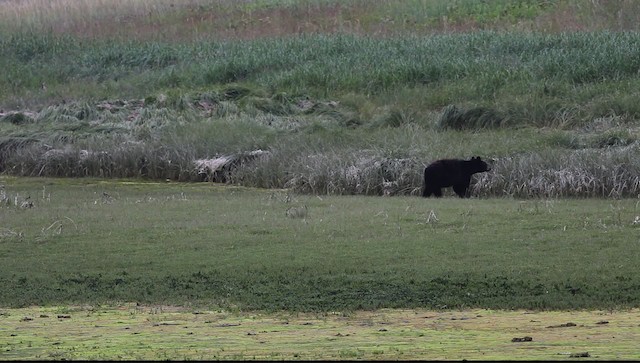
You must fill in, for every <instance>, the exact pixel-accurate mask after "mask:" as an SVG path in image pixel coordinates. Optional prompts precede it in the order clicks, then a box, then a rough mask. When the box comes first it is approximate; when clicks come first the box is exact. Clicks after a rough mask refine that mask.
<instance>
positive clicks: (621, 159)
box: [473, 143, 640, 198]
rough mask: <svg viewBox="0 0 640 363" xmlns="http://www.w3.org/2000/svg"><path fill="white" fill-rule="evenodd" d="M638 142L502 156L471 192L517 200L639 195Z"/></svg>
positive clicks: (639, 167) (639, 166)
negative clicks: (600, 147)
mask: <svg viewBox="0 0 640 363" xmlns="http://www.w3.org/2000/svg"><path fill="white" fill-rule="evenodd" d="M639 152H640V144H639V143H633V144H631V145H629V146H625V147H612V148H607V149H584V150H575V151H571V152H558V151H547V152H543V153H532V154H526V155H517V156H513V157H509V158H501V159H497V160H495V162H494V163H493V170H492V171H491V172H490V173H484V174H483V175H481V176H480V177H479V178H478V181H477V183H476V184H475V186H474V187H473V193H474V194H476V195H480V196H511V197H515V198H531V197H541V198H560V197H596V198H597V197H604V198H623V197H637V196H638V195H640V162H638V154H639Z"/></svg>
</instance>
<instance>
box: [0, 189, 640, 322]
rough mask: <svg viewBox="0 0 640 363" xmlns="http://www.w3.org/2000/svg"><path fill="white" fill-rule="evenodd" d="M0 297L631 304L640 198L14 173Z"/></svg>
mask: <svg viewBox="0 0 640 363" xmlns="http://www.w3.org/2000/svg"><path fill="white" fill-rule="evenodd" d="M1 184H2V193H3V194H2V207H1V208H0V220H1V221H2V225H1V226H0V233H1V234H0V283H1V284H2V286H3V287H5V288H3V289H2V290H1V291H0V306H5V307H26V306H30V305H40V306H43V305H58V304H91V305H93V304H102V303H107V304H110V303H114V302H138V303H141V304H167V305H181V306H185V305H186V306H188V305H197V306H210V307H216V308H227V309H229V308H231V309H238V310H266V311H280V310H287V311H299V312H305V311H306V312H327V311H355V310H362V309H365V310H371V309H379V308H436V309H453V308H491V309H538V310H560V309H617V308H635V307H637V302H638V301H639V297H640V296H639V295H640V288H639V286H640V277H638V274H637V261H638V257H639V253H640V246H639V245H638V220H639V219H640V217H639V215H640V211H638V201H637V200H635V199H622V200H607V199H554V200H551V199H549V200H537V199H534V200H531V199H529V200H524V201H521V200H516V199H511V198H489V199H484V198H471V199H465V200H460V199H458V198H451V197H447V198H442V199H440V200H435V199H424V198H419V197H364V196H307V195H296V194H292V193H290V192H288V191H286V190H259V189H249V188H240V187H232V186H224V185H220V184H212V183H192V184H187V183H175V182H139V181H122V180H97V179H44V178H33V179H31V178H10V177H3V178H2V179H1Z"/></svg>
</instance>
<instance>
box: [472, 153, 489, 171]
mask: <svg viewBox="0 0 640 363" xmlns="http://www.w3.org/2000/svg"><path fill="white" fill-rule="evenodd" d="M469 165H470V166H471V170H472V172H473V173H482V172H485V171H491V168H490V167H489V165H488V164H487V163H486V162H484V161H483V160H482V159H481V158H480V157H479V156H474V157H472V158H471V160H469Z"/></svg>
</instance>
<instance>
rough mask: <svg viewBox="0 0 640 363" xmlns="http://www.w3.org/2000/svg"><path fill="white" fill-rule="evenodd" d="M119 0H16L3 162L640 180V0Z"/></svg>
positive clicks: (35, 166)
mask: <svg viewBox="0 0 640 363" xmlns="http://www.w3.org/2000/svg"><path fill="white" fill-rule="evenodd" d="M119 5H120V6H118V7H113V6H110V4H109V2H108V1H104V2H103V1H97V2H88V1H74V2H72V3H71V2H68V0H57V1H52V2H47V4H42V3H39V2H38V1H35V0H31V1H29V0H19V1H15V2H3V3H2V4H0V7H1V9H2V10H3V11H0V14H2V15H0V17H2V18H1V19H0V20H2V21H0V24H3V25H4V26H0V35H2V36H1V37H0V49H2V50H3V51H2V54H0V66H2V69H3V72H2V73H0V135H2V136H0V172H2V173H4V174H9V175H22V176H57V177H79V176H83V177H84V176H89V177H107V178H131V177H133V178H146V179H154V180H164V179H171V180H176V181H196V180H198V181H199V180H214V181H225V182H230V183H234V184H238V185H244V186H250V187H262V188H291V189H292V190H294V191H296V192H300V193H314V194H366V195H383V194H387V195H417V194H418V189H419V188H420V184H421V173H422V169H423V167H424V166H425V164H426V163H428V162H430V161H432V160H434V159H438V158H443V157H459V158H468V157H470V156H474V155H481V156H483V157H484V158H488V159H494V163H495V167H494V172H493V173H491V174H490V175H487V176H484V177H483V179H481V180H478V182H477V183H476V185H475V190H474V193H475V194H476V195H481V196H514V197H518V198H530V197H541V196H542V197H565V196H577V197H614V198H625V197H635V196H637V195H638V193H639V190H638V189H639V188H640V179H639V177H638V175H640V164H639V163H638V161H637V160H638V159H639V158H638V157H637V156H638V143H637V140H638V130H639V129H638V121H637V120H638V115H640V108H639V106H638V102H637V99H638V97H640V94H639V93H638V92H639V91H638V89H640V87H638V86H639V85H640V78H639V77H638V69H639V68H640V36H639V35H638V33H637V28H635V27H637V24H636V23H634V22H629V21H627V20H628V19H626V15H624V14H633V13H634V11H637V10H639V8H640V5H638V4H635V3H633V2H619V3H618V2H600V1H591V2H588V4H585V3H584V2H576V1H572V0H557V1H534V0H519V1H515V0H514V1H506V0H505V1H492V2H484V1H476V0H458V1H418V0H415V1H394V0H386V1H376V2H371V1H360V0H353V1H349V2H337V1H330V0H306V1H296V2H291V1H252V2H235V1H224V0H223V1H219V2H217V3H216V4H215V5H213V4H210V3H207V2H201V1H197V0H192V1H185V2H181V3H180V4H179V5H178V6H174V4H173V2H169V1H153V2H151V1H145V0H138V1H133V0H131V1H124V2H120V3H119ZM45 11H46V12H45ZM45 14H46V16H45ZM612 14H613V15H615V14H618V15H615V16H613V15H612ZM563 21H564V23H563ZM576 29H582V30H589V31H580V32H576V31H573V30H576ZM620 30H623V31H620ZM256 152H260V153H262V154H260V155H262V156H263V157H251V158H250V160H249V159H247V155H251V156H255V155H257V154H256ZM219 158H227V160H234V162H233V163H231V162H229V163H227V164H224V168H225V169H224V170H222V169H215V168H213V167H211V165H214V164H215V165H218V164H216V162H214V160H219ZM206 165H208V166H206ZM221 165H222V164H221ZM203 166H206V167H203Z"/></svg>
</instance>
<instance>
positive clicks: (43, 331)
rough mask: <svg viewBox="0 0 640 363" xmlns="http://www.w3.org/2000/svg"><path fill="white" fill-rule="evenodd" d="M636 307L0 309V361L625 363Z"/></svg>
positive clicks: (632, 345) (636, 331)
mask: <svg viewBox="0 0 640 363" xmlns="http://www.w3.org/2000/svg"><path fill="white" fill-rule="evenodd" d="M639 324H640V310H638V309H632V310H624V311H564V312H558V311H556V312H533V311H526V310H517V311H496V310H486V309H473V310H456V311H452V310H446V311H445V310H442V311H432V310H420V309H418V310H415V309H413V310H395V309H394V310H392V309H382V310H377V311H358V312H353V313H348V314H344V313H324V314H302V313H296V314H292V313H270V314H266V313H264V314H263V313H258V312H229V311H222V310H218V311H207V310H195V309H192V308H177V307H168V306H140V305H137V304H126V305H122V306H95V307H88V306H84V307H70V306H64V307H61V306H57V307H29V308H20V309H0V349H1V351H0V359H2V360H34V359H43V360H54V359H55V360H57V359H67V360H81V359H106V360H150V359H166V360H192V359H193V360H253V359H263V360H351V359H368V360H395V359H401V360H412V359H424V360H459V359H481V360H490V359H495V360H504V359H513V360H565V359H569V358H576V359H596V360H633V359H640V351H639V350H638V349H637V344H638V341H640V327H639Z"/></svg>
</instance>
